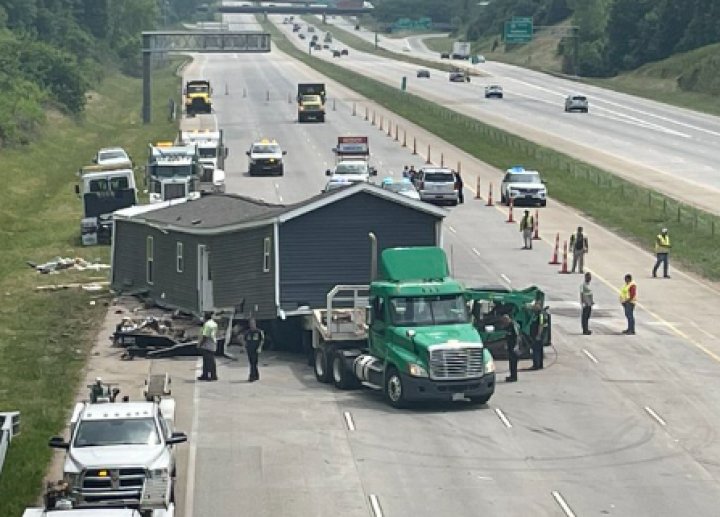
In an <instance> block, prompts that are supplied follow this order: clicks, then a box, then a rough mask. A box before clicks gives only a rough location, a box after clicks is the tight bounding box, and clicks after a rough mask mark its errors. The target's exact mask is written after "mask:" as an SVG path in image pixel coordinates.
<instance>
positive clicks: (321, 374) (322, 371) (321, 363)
mask: <svg viewBox="0 0 720 517" xmlns="http://www.w3.org/2000/svg"><path fill="white" fill-rule="evenodd" d="M327 355H328V354H326V353H325V351H324V350H323V349H322V348H316V349H315V378H316V379H317V380H318V382H323V383H328V382H330V365H329V364H328V362H329V361H328V357H327Z"/></svg>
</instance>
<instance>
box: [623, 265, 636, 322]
mask: <svg viewBox="0 0 720 517" xmlns="http://www.w3.org/2000/svg"><path fill="white" fill-rule="evenodd" d="M620 303H621V304H622V306H623V310H624V311H625V319H626V320H627V328H626V329H625V330H623V332H622V333H623V334H629V335H634V334H635V304H636V303H637V285H636V284H635V282H633V279H632V275H630V274H627V275H625V285H623V286H622V287H621V288H620Z"/></svg>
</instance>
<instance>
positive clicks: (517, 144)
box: [260, 20, 720, 280]
mask: <svg viewBox="0 0 720 517" xmlns="http://www.w3.org/2000/svg"><path fill="white" fill-rule="evenodd" d="M260 23H262V25H263V29H264V30H266V31H267V32H269V33H270V34H271V35H272V38H273V41H274V43H275V44H276V45H277V46H278V48H279V49H280V50H282V51H283V52H286V53H287V54H289V55H290V56H292V57H294V58H296V59H298V60H300V61H302V62H304V63H305V64H307V65H309V66H311V67H313V68H314V69H316V70H317V71H318V72H320V73H322V74H324V75H326V76H327V77H329V78H331V79H333V80H335V81H337V82H339V83H341V84H343V85H345V86H347V87H348V88H351V89H352V90H354V91H356V92H357V93H358V94H360V95H362V96H364V97H367V98H368V99H371V100H373V101H375V102H376V103H378V104H379V105H381V106H383V107H385V108H386V109H389V110H391V111H393V112H395V113H397V114H398V115H399V116H400V117H403V118H405V119H407V120H409V121H410V122H413V123H415V124H417V125H419V126H421V127H423V128H425V129H426V130H428V131H430V132H432V133H434V134H435V135H437V136H439V137H441V138H442V139H443V140H445V141H447V142H450V143H452V145H454V146H456V147H459V148H460V149H462V150H464V151H466V152H468V153H469V154H472V155H473V156H475V157H477V158H478V159H480V160H482V161H484V162H486V163H488V164H491V165H493V166H495V167H497V168H498V169H501V170H504V169H506V168H507V167H509V166H512V165H514V164H523V165H524V166H526V167H528V168H533V169H538V170H540V171H542V173H543V176H544V177H545V179H546V180H547V182H548V188H549V191H550V194H551V196H552V197H553V198H554V199H556V200H558V201H560V202H562V203H564V204H566V205H569V206H571V207H573V208H575V209H577V210H579V211H580V212H582V213H584V214H585V215H587V216H588V217H590V218H592V219H593V220H595V221H596V222H598V223H599V224H601V225H603V226H605V227H606V228H608V229H610V230H613V231H615V232H617V233H619V234H621V235H623V236H624V237H626V238H628V239H630V240H632V241H634V242H636V243H637V244H638V245H640V246H641V247H643V248H645V249H648V250H651V249H652V245H653V241H654V236H655V235H656V234H657V232H658V230H659V228H660V227H662V226H666V227H668V228H669V230H670V234H671V235H672V237H673V250H674V251H673V257H674V260H676V261H677V262H679V263H681V264H683V266H685V267H686V268H687V269H690V270H693V271H695V272H697V273H699V274H701V275H703V276H705V277H707V278H710V279H712V280H718V279H720V253H718V252H717V250H718V246H719V245H720V239H719V238H718V234H720V217H716V216H714V215H712V214H708V213H707V212H704V211H700V210H697V209H694V208H692V207H690V206H688V205H685V204H683V203H680V202H677V201H675V200H673V199H671V198H669V197H667V196H664V195H661V194H658V193H656V192H653V191H651V190H649V189H645V188H643V187H639V186H637V185H635V184H633V183H630V182H628V181H626V180H624V179H621V178H619V177H617V176H615V175H613V174H612V173H609V172H607V171H604V170H602V169H599V168H597V167H595V166H592V165H590V164H587V163H584V162H582V161H580V160H576V159H574V158H571V157H569V156H566V155H564V154H562V153H559V152H557V151H554V150H552V149H548V148H545V147H542V146H539V145H537V144H535V143H532V142H530V141H528V140H525V139H523V138H521V137H518V136H516V135H513V134H511V133H508V132H505V131H502V130H500V129H497V128H495V127H492V126H489V125H486V124H483V123H482V122H480V121H478V120H476V119H473V118H470V117H467V116H465V115H462V114H459V113H456V112H454V111H452V110H450V109H447V108H444V107H442V106H440V105H438V104H435V103H432V102H429V101H426V100H424V99H422V98H420V97H418V96H416V95H413V94H411V93H407V92H402V91H400V90H398V89H396V88H393V87H390V86H387V85H385V84H384V83H381V82H379V81H375V80H373V79H370V78H367V77H365V76H362V75H360V74H357V73H354V72H352V71H350V70H347V69H344V68H341V67H339V66H337V65H335V64H333V63H328V62H326V61H323V60H321V59H319V58H316V57H313V56H309V55H307V54H305V53H304V52H302V51H300V50H298V49H296V48H295V46H294V45H292V44H291V43H290V42H289V41H288V40H287V39H286V38H285V36H284V35H283V34H282V33H280V32H279V31H278V30H277V28H276V27H275V26H274V25H273V24H272V23H269V22H263V21H262V20H261V21H260ZM358 109H360V108H358ZM571 231H572V224H571V223H569V224H568V233H570V232H571Z"/></svg>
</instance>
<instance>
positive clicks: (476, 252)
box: [472, 248, 480, 257]
mask: <svg viewBox="0 0 720 517" xmlns="http://www.w3.org/2000/svg"><path fill="white" fill-rule="evenodd" d="M472 250H473V253H475V255H477V256H478V257H479V256H480V252H479V251H478V250H477V249H475V248H473V249H472Z"/></svg>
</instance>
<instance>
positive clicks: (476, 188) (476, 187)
mask: <svg viewBox="0 0 720 517" xmlns="http://www.w3.org/2000/svg"><path fill="white" fill-rule="evenodd" d="M458 165H460V164H459V163H458ZM481 198H482V196H480V176H478V179H477V184H476V185H475V199H481Z"/></svg>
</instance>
